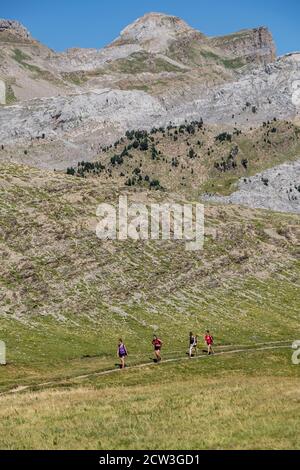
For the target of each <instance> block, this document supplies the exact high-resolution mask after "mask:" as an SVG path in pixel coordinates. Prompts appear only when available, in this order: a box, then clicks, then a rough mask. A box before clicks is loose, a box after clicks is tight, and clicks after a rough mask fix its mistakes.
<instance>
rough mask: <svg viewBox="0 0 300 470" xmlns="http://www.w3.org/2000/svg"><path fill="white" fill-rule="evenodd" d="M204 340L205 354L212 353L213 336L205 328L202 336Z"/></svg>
mask: <svg viewBox="0 0 300 470" xmlns="http://www.w3.org/2000/svg"><path fill="white" fill-rule="evenodd" d="M204 341H205V343H206V344H207V354H208V355H210V354H213V353H214V351H213V348H212V345H213V342H214V338H213V336H212V335H211V334H210V332H209V330H206V334H205V336H204Z"/></svg>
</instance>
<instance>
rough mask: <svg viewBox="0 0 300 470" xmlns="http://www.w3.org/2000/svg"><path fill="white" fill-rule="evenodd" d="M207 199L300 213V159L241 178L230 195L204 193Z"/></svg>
mask: <svg viewBox="0 0 300 470" xmlns="http://www.w3.org/2000/svg"><path fill="white" fill-rule="evenodd" d="M203 199H204V200H206V201H213V202H219V203H224V204H241V205H244V206H249V207H254V208H258V209H271V210H273V211H279V212H294V213H298V214H299V213H300V160H298V161H296V162H292V163H284V164H282V165H278V166H276V167H274V168H271V169H269V170H266V171H263V172H262V173H258V174H257V175H255V176H251V177H250V178H246V179H245V178H242V179H241V180H240V182H239V184H238V191H236V192H234V193H233V194H231V195H230V196H224V197H222V196H209V195H207V196H204V197H203Z"/></svg>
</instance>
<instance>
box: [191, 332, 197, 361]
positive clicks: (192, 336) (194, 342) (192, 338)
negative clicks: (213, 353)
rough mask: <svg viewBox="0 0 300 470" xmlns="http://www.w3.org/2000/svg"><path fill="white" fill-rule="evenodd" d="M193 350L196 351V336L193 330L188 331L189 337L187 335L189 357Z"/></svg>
mask: <svg viewBox="0 0 300 470" xmlns="http://www.w3.org/2000/svg"><path fill="white" fill-rule="evenodd" d="M193 351H194V352H195V354H196V353H197V336H195V335H194V334H193V332H192V331H191V332H190V337H189V357H190V358H191V357H193Z"/></svg>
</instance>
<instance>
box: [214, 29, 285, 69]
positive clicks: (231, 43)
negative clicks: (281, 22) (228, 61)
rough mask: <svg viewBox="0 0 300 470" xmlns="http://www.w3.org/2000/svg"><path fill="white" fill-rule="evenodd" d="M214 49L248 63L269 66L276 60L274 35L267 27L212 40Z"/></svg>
mask: <svg viewBox="0 0 300 470" xmlns="http://www.w3.org/2000/svg"><path fill="white" fill-rule="evenodd" d="M210 43H211V44H212V45H213V46H214V47H218V48H219V49H221V50H223V51H224V52H225V53H230V54H231V55H233V56H234V57H239V58H241V59H244V60H246V62H250V63H251V62H254V63H258V64H267V63H270V62H273V61H274V60H275V58H276V47H275V44H274V41H273V37H272V34H271V33H270V31H269V30H268V28H266V27H260V28H255V29H249V30H243V31H239V32H238V33H235V34H230V35H228V36H221V37H217V38H212V39H210Z"/></svg>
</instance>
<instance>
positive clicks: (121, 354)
mask: <svg viewBox="0 0 300 470" xmlns="http://www.w3.org/2000/svg"><path fill="white" fill-rule="evenodd" d="M117 356H118V358H119V359H120V369H125V358H126V357H127V356H128V353H127V348H126V346H125V344H124V343H123V341H122V338H120V339H119V342H118V349H117Z"/></svg>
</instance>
